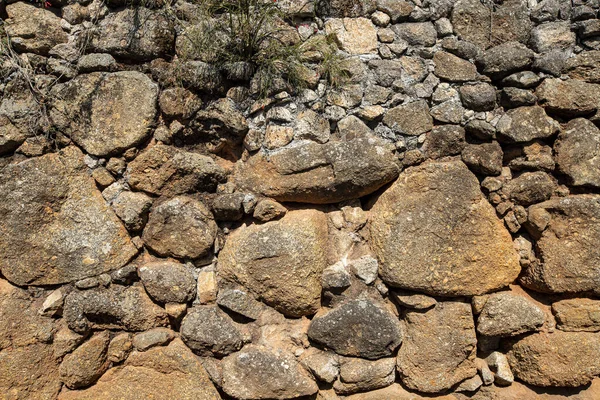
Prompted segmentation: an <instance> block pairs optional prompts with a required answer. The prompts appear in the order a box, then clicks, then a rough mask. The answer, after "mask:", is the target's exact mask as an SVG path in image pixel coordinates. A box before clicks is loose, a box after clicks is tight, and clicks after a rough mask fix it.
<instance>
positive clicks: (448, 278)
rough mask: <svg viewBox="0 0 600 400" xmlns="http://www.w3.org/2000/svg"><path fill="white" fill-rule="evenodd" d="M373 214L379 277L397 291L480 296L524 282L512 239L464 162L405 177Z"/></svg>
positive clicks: (420, 169)
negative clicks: (466, 237) (396, 288)
mask: <svg viewBox="0 0 600 400" xmlns="http://www.w3.org/2000/svg"><path fill="white" fill-rule="evenodd" d="M440 204H445V206H444V207H442V208H440V207H439V205H440ZM371 214H372V217H371V241H372V242H371V245H372V248H373V250H374V251H375V253H376V254H377V257H378V258H379V261H380V270H379V274H380V276H381V278H382V279H383V280H384V281H385V282H386V283H388V284H389V285H391V286H394V287H400V288H403V289H410V290H415V291H421V292H425V293H428V294H432V295H441V296H462V295H476V294H482V293H486V292H490V291H493V290H496V289H498V288H501V287H503V286H506V285H508V284H509V283H511V282H513V281H514V280H515V278H516V277H517V276H518V274H519V271H520V267H519V265H518V257H517V254H516V252H515V250H514V249H513V245H512V239H511V237H510V234H509V233H508V232H507V231H506V229H504V227H503V226H502V223H501V222H500V221H499V220H498V219H497V217H496V213H495V211H494V209H493V208H492V206H491V205H490V204H489V203H488V202H487V201H486V200H485V199H484V197H483V195H482V193H481V191H480V189H479V182H478V180H477V179H476V178H475V175H473V174H472V173H471V172H469V170H468V169H467V167H466V166H465V165H464V164H463V163H462V162H460V161H448V162H430V163H427V164H425V165H422V166H419V167H412V168H409V169H407V170H405V171H404V172H403V173H402V174H401V176H400V178H399V179H398V180H397V181H396V182H395V183H394V184H393V185H392V186H391V187H390V188H389V189H387V190H386V191H385V192H384V193H383V194H382V195H381V196H380V197H379V199H377V201H376V202H375V204H374V205H373V207H372V209H371ZM407 232H410V234H408V233H407ZM467 232H468V235H469V237H470V238H471V240H469V241H465V240H464V237H465V234H467Z"/></svg>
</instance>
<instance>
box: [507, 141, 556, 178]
mask: <svg viewBox="0 0 600 400" xmlns="http://www.w3.org/2000/svg"><path fill="white" fill-rule="evenodd" d="M514 156H515V157H514V158H512V156H511V158H512V159H511V160H510V161H509V163H508V166H509V167H510V169H512V170H515V171H520V170H527V169H529V170H542V171H554V159H553V158H552V147H550V146H546V145H544V144H543V143H542V142H533V143H531V144H529V145H525V146H523V151H522V152H517V153H515V154H514Z"/></svg>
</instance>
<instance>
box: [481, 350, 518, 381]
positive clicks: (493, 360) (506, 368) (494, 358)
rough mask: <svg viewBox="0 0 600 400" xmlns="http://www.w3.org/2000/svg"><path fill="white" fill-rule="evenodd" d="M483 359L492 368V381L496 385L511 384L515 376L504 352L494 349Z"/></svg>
mask: <svg viewBox="0 0 600 400" xmlns="http://www.w3.org/2000/svg"><path fill="white" fill-rule="evenodd" d="M485 360H486V361H487V364H488V366H489V367H490V368H492V369H493V370H494V383H496V384H497V385H498V386H509V385H512V383H513V382H514V381H515V376H514V375H513V373H512V370H511V369H510V364H509V362H508V358H507V357H506V355H505V354H503V353H500V352H498V351H494V352H492V353H491V354H490V355H489V356H487V357H486V359H485Z"/></svg>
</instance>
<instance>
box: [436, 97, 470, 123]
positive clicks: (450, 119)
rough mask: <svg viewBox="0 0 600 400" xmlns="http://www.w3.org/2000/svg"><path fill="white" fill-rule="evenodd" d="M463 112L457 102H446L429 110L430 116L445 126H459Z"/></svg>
mask: <svg viewBox="0 0 600 400" xmlns="http://www.w3.org/2000/svg"><path fill="white" fill-rule="evenodd" d="M466 111H467V110H465V109H464V108H463V106H462V103H461V102H460V101H459V100H448V101H445V102H443V103H441V104H438V105H437V106H435V107H432V108H431V116H432V117H433V119H435V120H436V121H438V122H442V123H445V124H460V123H461V121H462V118H463V116H464V115H465V112H466Z"/></svg>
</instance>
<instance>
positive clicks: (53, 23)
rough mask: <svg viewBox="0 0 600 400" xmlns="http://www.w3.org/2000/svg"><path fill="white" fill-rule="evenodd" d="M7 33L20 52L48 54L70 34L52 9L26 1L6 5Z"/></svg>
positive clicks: (65, 40) (64, 41)
mask: <svg viewBox="0 0 600 400" xmlns="http://www.w3.org/2000/svg"><path fill="white" fill-rule="evenodd" d="M6 13H7V14H8V20H7V21H6V25H5V30H6V34H7V35H8V36H9V37H10V41H11V44H12V45H13V47H14V49H15V50H16V51H18V52H23V53H36V54H42V55H46V54H47V53H48V51H50V49H52V48H53V47H54V46H56V45H58V44H60V43H66V42H67V40H68V35H67V33H66V32H64V31H63V30H62V28H61V23H60V21H61V19H60V17H57V16H56V15H55V14H54V13H53V12H52V11H50V10H46V9H44V8H39V7H36V6H35V5H33V4H27V3H25V2H22V1H20V2H16V3H14V4H9V5H7V6H6Z"/></svg>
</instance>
